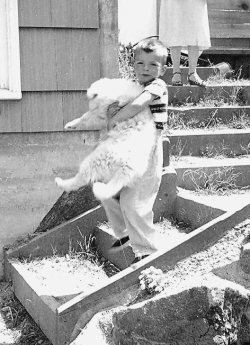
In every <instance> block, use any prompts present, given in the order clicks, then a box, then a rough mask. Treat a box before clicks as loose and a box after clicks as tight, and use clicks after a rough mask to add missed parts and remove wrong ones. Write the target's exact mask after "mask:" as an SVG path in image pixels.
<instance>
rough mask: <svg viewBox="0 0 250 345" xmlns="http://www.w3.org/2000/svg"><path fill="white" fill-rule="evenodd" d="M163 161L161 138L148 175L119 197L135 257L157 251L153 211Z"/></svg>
mask: <svg viewBox="0 0 250 345" xmlns="http://www.w3.org/2000/svg"><path fill="white" fill-rule="evenodd" d="M162 160H163V152H162V140H161V137H160V135H159V138H158V143H157V145H156V147H155V149H154V152H153V153H152V159H151V162H150V163H151V164H150V169H149V171H148V172H147V173H146V174H145V175H144V176H143V178H142V179H141V180H140V181H139V182H137V183H136V185H135V186H134V187H133V188H128V187H127V188H124V189H123V190H122V191H121V194H120V205H121V210H122V213H123V216H124V221H125V224H126V228H127V232H128V235H129V238H130V243H131V246H132V249H133V251H134V253H135V256H136V257H141V256H144V255H149V254H152V253H153V252H155V251H156V250H157V249H158V245H157V236H156V235H157V234H156V228H155V226H154V224H153V216H154V214H153V211H152V209H153V205H154V202H155V199H156V197H157V194H158V190H159V187H160V183H161V178H162Z"/></svg>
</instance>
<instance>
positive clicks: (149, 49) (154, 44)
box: [134, 38, 168, 65]
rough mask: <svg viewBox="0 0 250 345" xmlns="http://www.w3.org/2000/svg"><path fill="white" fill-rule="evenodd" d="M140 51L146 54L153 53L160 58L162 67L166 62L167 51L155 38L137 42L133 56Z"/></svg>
mask: <svg viewBox="0 0 250 345" xmlns="http://www.w3.org/2000/svg"><path fill="white" fill-rule="evenodd" d="M140 51H144V52H146V53H153V52H155V53H156V54H158V55H160V56H161V57H162V59H163V64H164V65H165V64H166V62H167V56H168V50H167V48H166V47H165V46H164V44H163V43H162V42H161V41H160V40H158V39H156V38H145V39H144V40H141V41H140V42H138V43H137V44H136V46H135V48H134V56H136V54H138V53H139V52H140Z"/></svg>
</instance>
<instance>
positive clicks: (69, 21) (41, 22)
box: [18, 0, 99, 28]
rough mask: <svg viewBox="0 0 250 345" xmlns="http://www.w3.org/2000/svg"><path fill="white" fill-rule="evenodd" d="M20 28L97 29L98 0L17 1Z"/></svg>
mask: <svg viewBox="0 0 250 345" xmlns="http://www.w3.org/2000/svg"><path fill="white" fill-rule="evenodd" d="M18 7H19V26H20V27H68V28H98V27H99V18H98V0H19V1H18Z"/></svg>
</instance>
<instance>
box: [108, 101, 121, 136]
mask: <svg viewBox="0 0 250 345" xmlns="http://www.w3.org/2000/svg"><path fill="white" fill-rule="evenodd" d="M120 109H121V107H120V106H119V102H114V103H112V104H110V105H109V106H108V110H107V117H108V130H110V129H112V128H113V127H115V124H116V121H115V119H114V117H115V115H116V114H117V113H118V111H119V110H120Z"/></svg>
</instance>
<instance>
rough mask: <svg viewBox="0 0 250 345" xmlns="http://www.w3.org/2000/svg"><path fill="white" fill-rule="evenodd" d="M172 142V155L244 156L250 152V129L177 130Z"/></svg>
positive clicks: (170, 135) (171, 134) (170, 137)
mask: <svg viewBox="0 0 250 345" xmlns="http://www.w3.org/2000/svg"><path fill="white" fill-rule="evenodd" d="M168 138H169V140H170V155H173V156H177V157H178V156H188V155H192V156H198V157H200V156H205V157H209V155H210V156H211V155H215V154H217V155H218V154H221V152H223V154H224V155H228V156H230V155H231V156H236V155H243V154H246V153H248V151H249V150H250V129H240V130H236V129H221V130H213V131H209V130H206V131H204V130H195V129H193V130H192V131H190V130H175V131H172V132H171V133H170V134H169V135H168Z"/></svg>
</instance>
